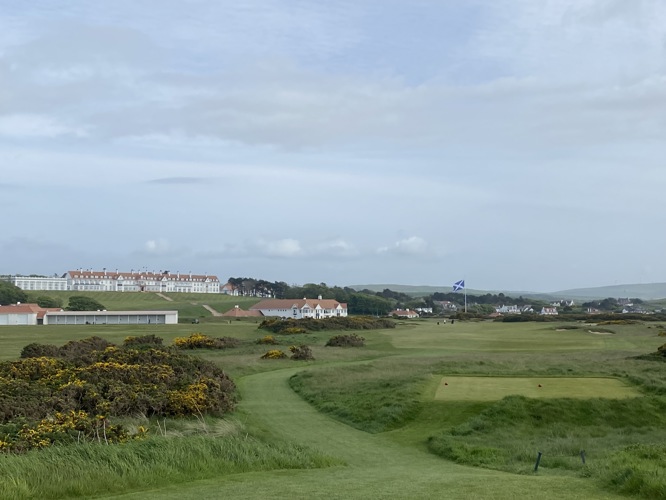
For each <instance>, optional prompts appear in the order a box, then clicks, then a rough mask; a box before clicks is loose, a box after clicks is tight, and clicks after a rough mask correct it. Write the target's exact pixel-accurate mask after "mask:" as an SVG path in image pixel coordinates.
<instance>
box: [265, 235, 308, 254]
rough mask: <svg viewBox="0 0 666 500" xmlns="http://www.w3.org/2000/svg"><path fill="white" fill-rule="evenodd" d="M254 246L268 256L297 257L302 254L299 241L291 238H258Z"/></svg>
mask: <svg viewBox="0 0 666 500" xmlns="http://www.w3.org/2000/svg"><path fill="white" fill-rule="evenodd" d="M255 245H256V247H257V248H258V249H259V250H260V252H261V253H263V254H264V255H265V256H268V257H284V258H290V257H299V256H302V255H303V254H304V251H303V248H302V246H301V243H300V242H299V241H298V240H295V239H292V238H284V239H279V240H263V239H262V240H258V241H257V242H256V243H255Z"/></svg>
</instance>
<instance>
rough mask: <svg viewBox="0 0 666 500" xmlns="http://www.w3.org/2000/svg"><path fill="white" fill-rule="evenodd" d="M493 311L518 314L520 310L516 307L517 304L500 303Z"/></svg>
mask: <svg viewBox="0 0 666 500" xmlns="http://www.w3.org/2000/svg"><path fill="white" fill-rule="evenodd" d="M495 312H496V313H499V314H520V313H521V310H520V309H519V308H518V306H515V305H511V306H505V305H502V306H500V307H496V308H495Z"/></svg>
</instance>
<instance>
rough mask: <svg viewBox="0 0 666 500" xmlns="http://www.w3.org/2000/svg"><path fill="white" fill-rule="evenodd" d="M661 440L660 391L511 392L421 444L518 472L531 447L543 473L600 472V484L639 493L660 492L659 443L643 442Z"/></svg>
mask: <svg viewBox="0 0 666 500" xmlns="http://www.w3.org/2000/svg"><path fill="white" fill-rule="evenodd" d="M665 440H666V398H663V397H642V398H635V399H624V400H611V399H591V400H577V399H559V400H557V399H552V400H540V399H529V398H524V397H521V396H510V397H507V398H504V399H503V400H501V401H499V402H497V403H496V404H494V405H492V406H490V407H489V408H487V409H486V410H484V411H483V412H481V413H480V414H479V415H477V416H475V417H473V418H471V419H469V420H468V421H467V422H465V423H463V424H461V425H458V426H456V427H454V428H452V429H449V430H447V431H444V432H442V433H440V434H438V435H435V436H432V437H431V438H430V439H429V440H428V447H429V449H430V451H432V452H433V453H435V454H437V455H439V456H441V457H443V458H446V459H448V460H452V461H454V462H457V463H460V464H465V465H473V466H480V467H487V468H491V469H499V470H504V471H508V472H517V473H528V472H530V471H532V470H533V467H534V464H535V458H536V456H537V453H538V452H542V453H543V455H542V458H541V463H540V470H541V471H542V472H543V471H552V470H561V471H567V472H577V473H579V474H580V475H587V476H594V477H597V478H600V479H602V480H603V482H604V483H605V484H606V485H607V486H614V485H615V486H617V485H619V486H621V488H620V489H621V490H622V491H625V492H628V493H640V494H644V493H646V492H654V491H661V492H662V493H663V492H664V491H666V473H665V472H666V469H665V468H664V464H665V463H666V454H664V447H663V446H662V447H661V448H658V449H656V448H650V445H651V444H652V443H654V442H664V441H665ZM581 451H584V453H585V456H586V464H585V465H583V461H582V458H581ZM641 456H643V457H644V456H654V457H656V458H657V459H658V460H656V461H650V460H646V459H641ZM614 489H617V488H614ZM647 496H652V493H649V494H648V495H647ZM655 498H657V497H655ZM659 498H664V496H661V497H659Z"/></svg>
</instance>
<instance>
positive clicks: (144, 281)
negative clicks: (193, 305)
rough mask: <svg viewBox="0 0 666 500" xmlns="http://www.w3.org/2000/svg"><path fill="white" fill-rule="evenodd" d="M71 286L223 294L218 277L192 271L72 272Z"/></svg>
mask: <svg viewBox="0 0 666 500" xmlns="http://www.w3.org/2000/svg"><path fill="white" fill-rule="evenodd" d="M67 279H68V281H69V289H70V290H76V291H90V292H158V293H160V292H161V293H168V292H182V293H186V292H190V293H220V280H219V279H218V278H217V276H209V275H207V274H191V273H187V274H184V273H171V272H168V271H165V272H162V273H153V272H134V271H131V272H129V273H125V272H118V271H115V272H110V271H107V270H105V269H104V270H102V271H93V270H91V269H90V270H83V269H79V270H78V271H69V272H68V273H67Z"/></svg>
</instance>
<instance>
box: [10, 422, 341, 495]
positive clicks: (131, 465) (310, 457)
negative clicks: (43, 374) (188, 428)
mask: <svg viewBox="0 0 666 500" xmlns="http://www.w3.org/2000/svg"><path fill="white" fill-rule="evenodd" d="M339 464H340V461H339V460H336V459H333V458H331V457H327V456H324V455H322V454H321V453H317V452H314V451H312V450H310V449H308V448H306V447H304V446H301V445H294V444H290V443H284V442H280V443H278V442H271V443H269V442H263V441H259V440H257V439H255V438H253V437H251V436H239V435H236V436H226V437H222V438H220V437H207V436H201V435H199V436H190V437H187V438H168V439H167V438H159V437H154V438H151V439H148V440H146V441H143V442H131V443H127V444H125V445H123V446H113V445H112V446H104V445H102V444H79V445H68V446H56V447H52V448H48V449H45V450H40V451H34V452H30V453H27V454H25V455H18V456H16V455H14V456H5V457H2V460H0V477H2V478H3V480H2V481H0V498H12V499H24V498H25V499H33V498H80V497H84V498H90V497H93V496H99V495H108V494H111V493H116V494H118V493H122V492H126V491H136V490H142V489H150V488H154V487H159V486H164V485H166V484H178V483H183V482H189V481H195V480H200V479H207V478H212V477H220V476H225V475H230V474H237V473H241V472H250V471H266V470H276V469H308V468H316V467H328V466H332V465H339Z"/></svg>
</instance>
